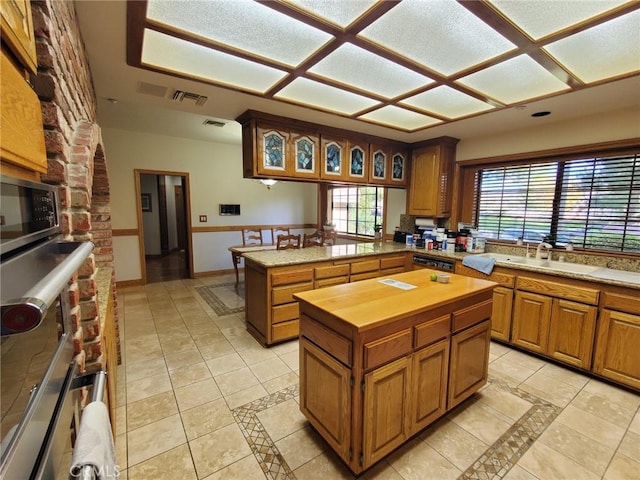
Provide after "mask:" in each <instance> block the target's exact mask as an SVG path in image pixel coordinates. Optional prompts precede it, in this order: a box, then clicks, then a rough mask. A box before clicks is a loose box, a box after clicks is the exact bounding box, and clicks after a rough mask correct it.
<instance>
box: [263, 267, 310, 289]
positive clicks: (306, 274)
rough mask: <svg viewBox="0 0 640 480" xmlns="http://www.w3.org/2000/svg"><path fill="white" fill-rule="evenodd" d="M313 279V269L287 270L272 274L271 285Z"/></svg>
mask: <svg viewBox="0 0 640 480" xmlns="http://www.w3.org/2000/svg"><path fill="white" fill-rule="evenodd" d="M311 280H313V270H311V269H310V268H305V269H304V270H287V271H284V272H274V273H272V274H271V286H273V287H275V286H278V285H288V284H290V283H300V282H308V281H311Z"/></svg>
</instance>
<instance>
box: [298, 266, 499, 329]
mask: <svg viewBox="0 0 640 480" xmlns="http://www.w3.org/2000/svg"><path fill="white" fill-rule="evenodd" d="M434 273H440V274H441V273H442V272H436V271H433V270H429V269H420V270H414V271H412V272H406V273H400V274H396V275H392V276H390V277H382V278H375V279H370V280H363V281H360V282H354V283H347V284H343V285H337V286H334V287H332V288H330V289H324V288H321V289H317V290H309V291H306V292H300V293H296V294H295V295H294V297H295V298H296V299H297V300H298V301H299V302H302V303H308V304H311V305H313V306H314V307H315V308H318V309H320V310H324V311H326V312H330V313H331V314H332V315H333V316H334V317H335V318H337V319H340V320H341V321H343V322H345V323H347V324H349V325H351V326H352V327H355V328H356V329H357V330H358V331H364V330H368V329H371V328H375V327H378V326H380V325H382V324H384V323H385V322H392V321H394V320H397V319H400V318H404V317H407V316H408V315H414V314H418V313H421V312H423V311H425V310H427V309H431V308H434V307H438V306H441V305H445V304H447V303H451V302H457V301H460V300H462V299H464V298H465V297H469V296H472V295H475V294H478V293H481V292H485V291H490V290H492V289H493V288H494V287H495V286H496V285H497V284H496V283H494V282H490V281H487V280H481V279H477V278H471V277H467V276H464V275H455V274H450V280H449V283H438V282H434V281H431V274H434ZM390 280H391V281H392V282H398V284H397V285H398V286H394V285H393V284H390V283H392V282H390ZM408 286H415V288H409V289H404V288H406V287H408Z"/></svg>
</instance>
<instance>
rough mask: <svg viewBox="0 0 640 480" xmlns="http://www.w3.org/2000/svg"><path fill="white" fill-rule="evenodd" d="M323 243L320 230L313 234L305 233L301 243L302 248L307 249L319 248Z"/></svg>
mask: <svg viewBox="0 0 640 480" xmlns="http://www.w3.org/2000/svg"><path fill="white" fill-rule="evenodd" d="M323 242H324V235H323V233H322V231H321V230H316V231H315V232H313V233H305V234H304V240H303V242H302V248H307V247H321V246H322V245H323Z"/></svg>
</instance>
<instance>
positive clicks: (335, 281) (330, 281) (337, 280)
mask: <svg viewBox="0 0 640 480" xmlns="http://www.w3.org/2000/svg"><path fill="white" fill-rule="evenodd" d="M342 283H349V277H348V276H346V275H345V276H344V277H333V278H323V279H322V280H316V281H315V282H314V288H323V287H330V286H331V285H340V284H342Z"/></svg>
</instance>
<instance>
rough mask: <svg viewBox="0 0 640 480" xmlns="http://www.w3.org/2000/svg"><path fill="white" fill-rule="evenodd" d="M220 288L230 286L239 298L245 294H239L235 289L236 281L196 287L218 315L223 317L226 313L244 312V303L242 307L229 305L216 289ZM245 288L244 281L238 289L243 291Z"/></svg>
mask: <svg viewBox="0 0 640 480" xmlns="http://www.w3.org/2000/svg"><path fill="white" fill-rule="evenodd" d="M219 288H228V289H230V290H231V291H232V293H233V294H234V295H237V296H238V298H243V295H244V294H241V295H238V294H237V293H236V291H235V283H222V284H219V285H205V286H202V287H195V289H196V292H198V294H199V295H200V296H201V297H202V299H203V300H204V301H205V302H207V304H208V305H209V306H210V307H211V308H212V309H213V311H214V312H216V315H218V316H219V317H222V316H224V315H231V314H232V313H238V312H242V311H243V310H244V304H242V306H240V307H235V308H232V307H229V306H228V305H227V304H226V303H224V301H223V300H221V299H220V297H219V296H218V295H217V294H216V290H217V289H219ZM243 289H244V283H241V284H240V285H239V286H238V291H239V292H242V291H243Z"/></svg>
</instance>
